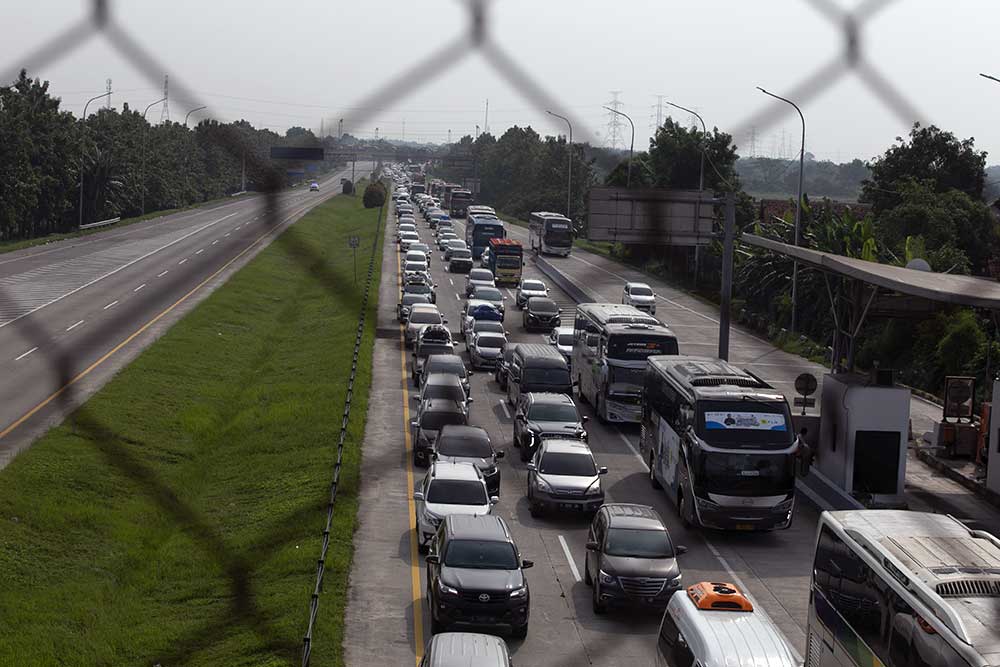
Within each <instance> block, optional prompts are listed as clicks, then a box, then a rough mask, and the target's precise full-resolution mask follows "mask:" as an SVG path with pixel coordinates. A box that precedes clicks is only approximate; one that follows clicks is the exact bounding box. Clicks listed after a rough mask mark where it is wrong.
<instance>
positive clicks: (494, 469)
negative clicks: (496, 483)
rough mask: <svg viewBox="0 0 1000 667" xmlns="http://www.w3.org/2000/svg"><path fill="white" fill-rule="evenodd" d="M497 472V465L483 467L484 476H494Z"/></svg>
mask: <svg viewBox="0 0 1000 667" xmlns="http://www.w3.org/2000/svg"><path fill="white" fill-rule="evenodd" d="M495 474H497V467H496V466H490V467H489V468H483V476H484V477H492V476H493V475H495Z"/></svg>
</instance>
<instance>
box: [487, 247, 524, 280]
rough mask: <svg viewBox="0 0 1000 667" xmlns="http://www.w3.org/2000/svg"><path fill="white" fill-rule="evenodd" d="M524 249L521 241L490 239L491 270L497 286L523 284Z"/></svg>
mask: <svg viewBox="0 0 1000 667" xmlns="http://www.w3.org/2000/svg"><path fill="white" fill-rule="evenodd" d="M523 266H524V248H523V247H522V246H521V242H520V241H515V240H514V239H505V238H492V239H490V263H489V269H490V271H492V272H493V279H494V281H496V284H497V285H517V284H518V283H520V282H521V269H522V267H523Z"/></svg>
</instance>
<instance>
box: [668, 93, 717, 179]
mask: <svg viewBox="0 0 1000 667" xmlns="http://www.w3.org/2000/svg"><path fill="white" fill-rule="evenodd" d="M667 104H669V105H670V106H672V107H674V108H676V109H680V110H681V111H686V112H688V113H689V114H691V115H692V116H694V117H695V118H697V119H698V121H699V122H700V123H701V142H700V143H701V166H700V167H699V168H698V189H699V190H704V189H705V138H706V137H707V136H708V129H707V128H706V127H705V119H704V118H702V117H701V115H700V114H698V113H697V112H696V111H692V110H691V109H687V108H685V107H682V106H681V105H679V104H674V103H673V102H667Z"/></svg>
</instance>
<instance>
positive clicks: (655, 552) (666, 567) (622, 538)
mask: <svg viewBox="0 0 1000 667" xmlns="http://www.w3.org/2000/svg"><path fill="white" fill-rule="evenodd" d="M686 551H687V547H684V546H680V545H677V546H674V543H673V541H672V540H671V539H670V533H669V532H667V527H666V526H665V525H664V524H663V519H661V518H660V515H659V514H657V513H656V510H654V509H653V508H652V507H649V506H647V505H633V504H630V503H612V504H608V505H603V506H602V507H601V509H599V510H598V511H597V515H596V516H595V517H594V521H593V523H591V525H590V533H589V534H588V535H587V554H586V556H585V560H584V562H585V566H584V570H583V572H584V575H583V579H584V582H585V583H586V584H587V585H588V586H593V587H594V595H593V605H594V612H595V613H597V614H600V613H603V612H604V611H605V610H606V609H607V607H608V605H609V604H634V605H658V606H665V605H666V604H667V603H668V602H669V601H670V596H671V595H673V594H674V593H675V592H676V591H677V590H679V589H680V587H681V569H680V566H678V564H677V556H679V555H681V554H683V553H685V552H686Z"/></svg>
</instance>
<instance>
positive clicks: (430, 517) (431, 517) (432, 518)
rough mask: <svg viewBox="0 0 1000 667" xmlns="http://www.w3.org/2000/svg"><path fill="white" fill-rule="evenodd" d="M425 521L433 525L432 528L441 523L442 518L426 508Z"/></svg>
mask: <svg viewBox="0 0 1000 667" xmlns="http://www.w3.org/2000/svg"><path fill="white" fill-rule="evenodd" d="M424 521H426V522H427V523H429V524H431V525H432V526H436V525H438V524H439V523H441V517H439V516H438V515H437V514H435V513H434V512H432V511H430V510H429V509H427V508H426V507H424Z"/></svg>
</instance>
